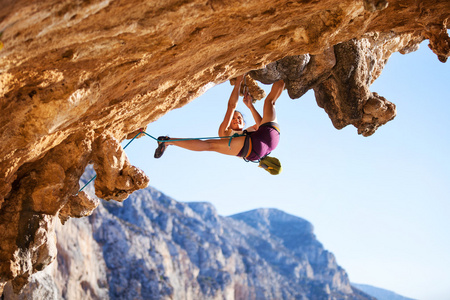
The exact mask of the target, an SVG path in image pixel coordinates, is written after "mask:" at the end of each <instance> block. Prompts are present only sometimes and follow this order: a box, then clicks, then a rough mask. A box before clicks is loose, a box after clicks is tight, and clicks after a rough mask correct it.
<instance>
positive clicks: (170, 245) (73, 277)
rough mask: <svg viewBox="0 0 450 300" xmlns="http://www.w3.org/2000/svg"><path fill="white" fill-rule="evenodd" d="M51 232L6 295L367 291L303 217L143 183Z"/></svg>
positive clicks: (335, 295)
mask: <svg viewBox="0 0 450 300" xmlns="http://www.w3.org/2000/svg"><path fill="white" fill-rule="evenodd" d="M90 190H91V191H93V189H92V188H90ZM57 236H58V243H57V245H58V259H57V263H54V264H52V265H51V266H50V267H49V268H48V270H46V271H44V272H39V273H38V274H37V276H33V277H32V282H31V283H30V284H29V285H27V286H25V288H24V289H23V291H22V293H21V294H19V295H15V294H14V293H13V291H12V288H11V286H10V285H9V284H8V285H7V286H6V288H5V296H6V299H42V298H43V297H44V296H45V299H107V298H110V299H192V300H194V299H195V300H197V299H361V300H362V299H372V298H371V297H369V296H367V295H364V294H363V293H362V292H360V291H358V290H356V289H354V288H352V287H351V286H350V283H349V279H348V277H347V274H346V272H345V271H344V270H343V269H342V268H341V267H339V266H338V265H337V263H336V259H335V257H334V255H333V254H332V253H330V252H328V251H327V250H325V249H324V248H323V246H322V245H321V244H320V242H319V241H317V239H316V237H315V235H314V232H313V227H312V225H311V224H310V223H309V222H307V221H306V220H303V219H301V218H298V217H294V216H291V215H288V214H286V213H284V212H282V211H279V210H273V209H258V210H254V211H250V212H246V213H242V214H238V215H234V216H231V217H221V216H218V215H217V212H216V211H215V209H214V207H212V205H211V204H208V203H179V202H176V201H175V200H173V199H170V198H168V197H167V196H165V195H164V194H161V193H160V192H158V191H157V190H155V189H152V188H146V189H144V190H141V191H138V192H135V193H134V194H133V195H132V196H130V197H129V199H127V200H126V201H124V202H123V203H119V202H106V201H102V203H101V204H100V205H99V207H98V208H97V209H96V210H95V212H94V213H93V215H92V216H91V217H89V218H83V219H81V220H69V221H67V223H66V225H64V226H58V227H57Z"/></svg>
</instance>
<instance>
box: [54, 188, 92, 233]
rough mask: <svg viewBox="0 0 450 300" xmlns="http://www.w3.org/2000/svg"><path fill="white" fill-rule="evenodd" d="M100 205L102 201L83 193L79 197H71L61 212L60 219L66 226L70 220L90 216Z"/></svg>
mask: <svg viewBox="0 0 450 300" xmlns="http://www.w3.org/2000/svg"><path fill="white" fill-rule="evenodd" d="M99 203H100V201H99V200H98V199H97V198H91V197H89V196H88V194H86V193H85V192H83V191H81V192H79V193H78V194H77V195H73V196H70V197H69V201H67V203H66V205H64V206H63V208H62V209H61V210H60V211H59V214H58V216H59V219H60V220H61V223H62V224H63V225H64V223H65V222H66V221H67V220H69V218H82V217H87V216H90V215H92V212H93V211H94V209H96V208H97V206H98V205H99Z"/></svg>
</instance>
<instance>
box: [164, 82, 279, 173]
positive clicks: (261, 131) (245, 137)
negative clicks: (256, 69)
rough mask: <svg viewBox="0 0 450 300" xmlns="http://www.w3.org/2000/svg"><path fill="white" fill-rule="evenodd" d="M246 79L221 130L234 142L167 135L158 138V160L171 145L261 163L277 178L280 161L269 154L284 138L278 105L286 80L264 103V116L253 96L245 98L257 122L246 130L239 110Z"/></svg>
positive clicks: (233, 96) (235, 92)
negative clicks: (276, 106) (240, 95)
mask: <svg viewBox="0 0 450 300" xmlns="http://www.w3.org/2000/svg"><path fill="white" fill-rule="evenodd" d="M243 78H244V76H239V77H237V78H236V83H235V85H234V88H233V91H232V92H231V95H230V99H229V101H228V108H227V112H226V113H225V117H224V119H223V121H222V123H221V124H220V127H219V136H221V137H225V136H228V137H231V136H233V135H236V134H237V135H236V136H235V137H233V138H231V139H228V138H226V139H218V140H215V139H207V140H199V139H175V138H169V137H167V136H161V137H159V138H158V148H157V149H156V151H155V158H160V157H161V156H162V155H163V153H164V151H165V150H166V147H167V146H168V145H175V146H178V147H181V148H184V149H188V150H192V151H214V152H218V153H222V154H227V155H232V156H239V157H242V158H244V159H245V160H247V161H260V160H261V162H260V166H261V167H263V168H264V169H266V170H267V171H269V172H270V173H271V174H273V175H275V174H278V173H279V172H280V171H281V165H280V163H279V161H278V159H276V158H274V157H268V156H267V155H268V154H269V153H270V152H271V151H272V150H274V149H275V148H276V146H277V145H278V141H279V138H280V132H279V126H278V124H277V123H276V121H277V119H276V112H275V102H276V101H277V99H278V98H279V97H280V95H281V92H282V91H283V89H284V81H283V80H279V81H277V82H275V83H274V84H273V85H272V89H271V91H270V93H269V95H267V97H266V99H265V101H264V108H263V116H262V117H261V115H260V114H259V113H258V111H257V110H256V109H255V107H254V106H253V103H252V96H251V95H250V94H249V93H246V94H245V95H244V104H245V105H246V106H247V107H248V108H249V109H250V111H251V113H252V116H253V118H254V120H255V122H256V124H255V125H253V126H251V127H249V128H247V129H246V130H245V131H244V119H243V116H242V114H241V113H240V112H239V111H237V110H236V106H237V103H238V100H239V93H240V88H241V83H242V81H243Z"/></svg>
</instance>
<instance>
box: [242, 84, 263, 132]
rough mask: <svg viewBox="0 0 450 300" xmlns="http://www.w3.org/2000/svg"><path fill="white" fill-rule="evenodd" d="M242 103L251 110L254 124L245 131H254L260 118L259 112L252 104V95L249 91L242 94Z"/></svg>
mask: <svg viewBox="0 0 450 300" xmlns="http://www.w3.org/2000/svg"><path fill="white" fill-rule="evenodd" d="M244 104H245V106H247V107H248V109H249V110H250V111H251V113H252V116H253V119H254V120H255V125H253V126H251V127H249V128H247V131H256V130H258V128H259V125H261V120H262V118H261V115H260V114H259V112H258V111H257V110H256V108H255V106H253V97H252V96H251V95H250V93H247V94H246V95H244Z"/></svg>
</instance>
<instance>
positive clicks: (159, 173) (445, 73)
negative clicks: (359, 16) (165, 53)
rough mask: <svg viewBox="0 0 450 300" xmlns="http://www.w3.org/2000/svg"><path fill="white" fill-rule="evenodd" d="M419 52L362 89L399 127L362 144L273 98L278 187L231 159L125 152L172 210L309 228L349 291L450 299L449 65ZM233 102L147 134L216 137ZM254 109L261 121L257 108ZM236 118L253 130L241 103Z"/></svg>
mask: <svg viewBox="0 0 450 300" xmlns="http://www.w3.org/2000/svg"><path fill="white" fill-rule="evenodd" d="M427 44H428V42H427V41H426V42H424V43H422V44H421V47H420V49H419V50H418V51H416V52H414V53H410V54H407V55H401V54H398V53H396V54H394V55H393V56H392V57H391V58H390V60H389V62H388V63H387V65H386V67H385V69H384V71H383V73H382V74H381V76H380V78H379V79H378V80H377V81H376V82H375V83H374V84H373V85H372V86H371V91H373V92H377V93H379V94H380V95H381V96H384V97H385V98H386V99H388V100H389V101H391V102H393V103H395V104H396V106H397V117H396V118H395V119H394V120H393V121H391V122H389V123H387V124H386V125H384V126H382V127H381V128H379V129H378V131H377V132H376V133H375V134H374V135H373V136H371V137H362V136H359V135H358V134H357V130H356V128H354V127H353V126H347V127H346V128H344V129H342V130H336V129H335V128H334V127H333V126H332V124H331V121H330V119H329V118H328V116H327V114H326V113H325V111H324V110H323V109H321V108H319V107H318V106H317V104H316V101H315V98H314V94H313V92H311V91H310V92H308V93H307V94H306V95H304V96H303V97H302V98H300V99H296V100H292V99H290V98H289V97H288V96H287V92H286V91H285V92H283V95H282V96H281V97H280V99H279V100H278V102H277V114H278V120H279V123H280V126H281V131H282V133H281V140H280V144H279V145H278V148H277V149H276V150H275V151H274V152H273V153H272V154H273V156H276V157H278V158H279V159H280V160H281V162H282V165H283V172H282V173H281V174H280V175H278V176H271V175H270V174H269V173H267V172H265V171H263V170H262V169H260V168H258V167H257V165H256V164H253V163H245V162H243V161H242V160H240V159H238V158H235V157H231V156H224V155H220V154H216V153H206V152H190V151H187V150H184V149H179V148H177V147H174V146H171V147H169V148H168V149H167V151H166V153H165V154H164V156H163V157H162V158H160V159H154V158H153V153H154V150H155V148H156V142H155V141H153V140H152V139H150V138H148V137H142V138H140V139H138V140H136V141H134V142H133V143H132V144H131V145H130V146H129V147H128V148H127V149H126V152H127V154H128V156H129V158H130V161H131V163H132V164H134V165H135V166H137V167H139V168H141V169H142V170H144V171H145V173H146V174H147V175H148V176H149V177H150V185H151V186H153V187H156V188H157V189H159V190H161V191H162V192H164V193H165V194H167V195H169V196H171V197H172V198H174V199H175V200H178V201H207V202H211V203H213V204H214V206H215V207H216V208H217V211H218V213H219V214H220V215H223V216H227V215H231V214H235V213H239V212H243V211H247V210H251V209H256V208H262V207H264V208H266V207H268V208H278V209H281V210H283V211H285V212H287V213H289V214H292V215H296V216H299V217H301V218H304V219H306V220H308V221H310V222H311V223H312V224H313V225H314V228H315V234H316V236H317V238H318V240H319V241H320V242H322V244H323V245H324V247H325V248H326V249H327V250H329V251H331V252H332V253H334V255H335V256H336V258H337V261H338V264H339V265H341V266H342V267H343V268H344V269H345V270H346V271H347V273H348V274H349V277H350V280H351V281H352V282H355V283H364V284H370V285H374V286H377V287H381V288H385V289H389V290H392V291H395V292H396V293H399V294H401V295H404V296H407V297H411V298H415V299H427V300H444V299H450V255H449V253H450V196H449V195H450V185H449V183H450V158H449V148H450V147H449V146H450V144H449V138H450V133H449V128H450V118H449V115H450V102H449V100H450V99H449V92H448V87H449V83H450V79H449V78H450V77H449V71H450V65H449V63H446V64H443V63H441V62H439V61H438V59H437V57H436V55H434V54H433V53H432V52H431V51H430V50H429V49H428V46H427ZM264 88H265V89H266V91H268V90H269V89H270V86H264ZM231 90H232V86H231V85H230V84H229V83H228V82H225V83H223V84H221V85H218V86H215V87H213V88H212V89H210V90H209V91H207V92H206V93H205V94H204V95H202V96H201V97H199V98H198V99H196V100H194V101H193V102H192V103H190V104H188V105H186V106H184V107H183V108H180V109H177V110H174V111H171V112H169V113H168V114H166V115H165V116H163V117H162V118H160V119H159V120H158V121H156V122H154V123H151V124H149V126H148V128H147V132H148V133H149V134H151V135H154V136H159V135H169V136H171V137H205V136H216V135H217V129H218V126H219V124H220V122H221V121H222V119H223V116H224V114H225V109H226V105H227V101H228V97H229V95H230V93H231ZM241 99H242V98H241ZM256 107H257V108H258V109H259V110H260V111H262V102H261V101H260V102H259V103H257V104H256ZM238 109H239V110H241V111H242V112H244V115H245V116H246V121H247V122H248V124H247V125H248V126H251V125H253V123H252V120H251V114H250V113H249V112H248V110H247V109H246V107H245V106H244V105H243V104H242V101H241V102H240V104H239V107H238ZM125 142H127V141H125ZM125 142H124V143H125Z"/></svg>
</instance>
